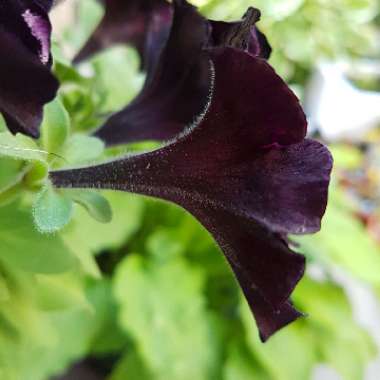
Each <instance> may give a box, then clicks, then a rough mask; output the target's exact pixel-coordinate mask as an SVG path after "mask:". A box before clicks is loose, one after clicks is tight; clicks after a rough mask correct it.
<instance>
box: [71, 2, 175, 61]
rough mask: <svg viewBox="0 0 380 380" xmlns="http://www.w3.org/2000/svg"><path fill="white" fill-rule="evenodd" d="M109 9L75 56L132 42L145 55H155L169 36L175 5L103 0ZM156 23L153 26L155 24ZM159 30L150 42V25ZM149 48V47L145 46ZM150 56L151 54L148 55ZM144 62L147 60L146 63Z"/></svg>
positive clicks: (84, 55)
mask: <svg viewBox="0 0 380 380" xmlns="http://www.w3.org/2000/svg"><path fill="white" fill-rule="evenodd" d="M100 2H101V3H103V4H104V8H105V13H104V16H103V18H102V20H101V21H100V23H99V25H98V26H97V28H96V29H95V31H94V33H93V34H92V35H91V37H90V38H89V40H88V41H87V42H86V43H85V45H84V46H83V48H82V49H81V50H80V52H79V53H78V54H77V55H76V57H75V58H74V62H80V61H82V60H84V59H87V58H89V57H91V56H92V55H94V54H96V53H98V52H99V51H101V50H103V49H105V48H108V47H111V46H113V45H115V44H131V45H132V46H134V47H135V48H136V49H137V50H138V51H139V53H140V56H141V57H142V58H143V61H144V57H145V54H147V56H148V57H149V58H151V55H152V53H153V52H154V51H155V50H156V49H159V46H160V45H161V41H162V40H165V39H166V37H167V34H168V32H169V29H170V25H171V19H172V17H171V13H172V8H171V6H170V4H169V3H168V2H167V1H166V0H128V1H126V0H100ZM152 25H153V26H152ZM150 27H152V28H153V29H154V31H155V34H154V35H151V37H150V38H153V40H151V41H150V42H149V45H148V48H147V45H146V40H147V33H148V28H150ZM146 48H147V49H148V50H147V51H145V49H146ZM148 57H147V58H148ZM143 65H144V63H143Z"/></svg>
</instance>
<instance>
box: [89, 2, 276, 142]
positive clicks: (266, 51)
mask: <svg viewBox="0 0 380 380" xmlns="http://www.w3.org/2000/svg"><path fill="white" fill-rule="evenodd" d="M156 13H157V14H158V15H159V14H160V12H156ZM259 19H260V13H259V11H258V10H257V9H254V8H250V9H249V10H248V11H247V13H246V15H245V16H244V17H243V20H242V21H238V22H230V23H228V22H222V21H211V20H206V19H205V18H204V17H202V16H201V15H200V14H199V13H198V12H197V10H196V9H195V8H194V7H193V6H192V5H190V4H188V3H187V2H186V1H174V17H173V22H172V24H171V29H170V34H169V35H168V37H167V39H165V38H162V37H163V36H164V35H165V34H167V32H168V25H169V24H168V23H162V22H159V23H157V22H153V21H154V20H155V17H154V13H153V15H152V16H151V20H153V21H151V22H150V24H148V26H147V34H146V40H145V43H146V49H145V51H146V52H149V53H148V54H146V55H145V57H146V58H147V59H146V63H147V78H146V82H145V85H144V88H143V89H142V91H141V93H140V94H139V95H138V96H137V97H136V99H135V100H134V101H132V103H130V104H129V105H128V106H127V107H126V108H125V109H124V110H122V111H120V112H117V113H115V114H114V115H112V116H111V117H110V118H109V119H108V120H107V121H106V122H105V124H104V125H103V126H102V127H101V128H100V129H99V130H98V131H97V132H96V135H97V136H98V137H100V138H101V139H102V140H103V141H104V142H105V143H106V144H107V145H117V144H123V143H130V142H136V141H143V140H159V141H165V140H169V139H171V138H173V137H175V136H176V135H178V133H181V132H182V131H183V126H184V125H186V124H189V123H192V122H193V121H194V118H195V116H197V115H199V114H200V113H201V112H202V110H203V109H204V107H205V105H206V103H207V100H208V93H209V88H210V75H209V68H208V58H207V55H206V54H204V49H206V48H210V47H217V46H234V47H238V48H240V49H242V50H245V51H248V52H249V53H251V54H252V55H254V56H260V57H263V58H265V59H267V58H269V55H270V53H271V48H270V45H269V44H268V41H267V40H266V38H265V36H264V35H263V34H262V33H261V32H260V31H259V30H258V29H257V28H256V26H255V24H256V22H257V21H259ZM125 21H126V20H125ZM117 25H119V27H120V24H117ZM174 104H175V105H174Z"/></svg>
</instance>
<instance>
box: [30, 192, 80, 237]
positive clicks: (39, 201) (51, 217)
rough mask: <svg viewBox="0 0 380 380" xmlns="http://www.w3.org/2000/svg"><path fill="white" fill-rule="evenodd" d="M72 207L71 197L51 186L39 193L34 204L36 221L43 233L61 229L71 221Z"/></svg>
mask: <svg viewBox="0 0 380 380" xmlns="http://www.w3.org/2000/svg"><path fill="white" fill-rule="evenodd" d="M72 209H73V203H72V201H71V199H70V198H68V197H66V196H65V195H64V194H62V193H58V192H57V191H56V190H55V189H53V188H52V187H51V186H46V187H45V188H44V189H43V190H42V191H41V192H40V193H39V194H38V195H37V198H36V201H35V203H34V205H33V217H34V222H35V224H36V226H37V228H38V229H39V231H40V232H42V233H52V232H56V231H59V230H61V229H62V228H63V227H64V226H65V225H66V224H68V223H69V221H70V219H71V215H72Z"/></svg>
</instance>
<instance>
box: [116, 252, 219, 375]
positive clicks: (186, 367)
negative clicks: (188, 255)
mask: <svg viewBox="0 0 380 380" xmlns="http://www.w3.org/2000/svg"><path fill="white" fill-rule="evenodd" d="M203 281H204V279H203V276H202V272H201V271H199V270H196V269H195V268H193V267H191V266H189V265H188V264H186V262H185V261H184V260H183V259H181V258H176V259H173V260H171V261H168V262H165V264H160V263H159V262H157V261H148V260H145V259H143V258H142V257H139V256H137V255H130V256H128V257H127V258H126V259H125V260H124V261H123V262H122V263H121V264H120V265H119V266H118V268H117V272H116V275H115V283H114V284H115V285H114V292H115V297H116V299H117V301H118V302H119V305H120V308H121V314H120V323H121V325H122V326H123V328H124V329H125V331H126V332H128V333H129V334H131V336H132V337H133V338H134V339H135V342H136V345H137V347H138V353H139V355H141V359H142V360H143V361H144V363H145V364H146V366H147V368H148V370H149V371H150V372H151V373H152V378H154V379H156V380H177V379H181V380H190V379H191V380H192V379H199V380H203V379H204V380H206V379H209V378H210V377H212V376H213V373H214V371H215V370H217V368H218V367H219V364H218V361H217V360H216V358H217V350H216V347H215V340H214V339H215V338H214V337H213V334H212V333H211V331H212V324H211V322H210V321H211V320H210V316H209V314H208V313H207V310H206V307H205V299H204V296H203V295H202V288H203V286H204V285H203ZM189 301H190V302H189Z"/></svg>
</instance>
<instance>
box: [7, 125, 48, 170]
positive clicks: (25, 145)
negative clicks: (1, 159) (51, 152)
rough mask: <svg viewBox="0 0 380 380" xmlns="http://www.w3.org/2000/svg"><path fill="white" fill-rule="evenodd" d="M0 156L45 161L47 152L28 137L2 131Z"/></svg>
mask: <svg viewBox="0 0 380 380" xmlns="http://www.w3.org/2000/svg"><path fill="white" fill-rule="evenodd" d="M0 156H5V157H12V158H14V159H18V160H23V161H40V162H42V163H45V161H46V160H45V159H46V156H47V152H45V151H42V150H41V149H39V147H38V146H37V144H36V143H35V142H34V141H33V140H32V139H31V138H29V137H26V136H24V135H21V134H17V135H16V136H13V135H11V134H10V133H9V132H2V133H0Z"/></svg>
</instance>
